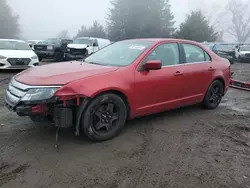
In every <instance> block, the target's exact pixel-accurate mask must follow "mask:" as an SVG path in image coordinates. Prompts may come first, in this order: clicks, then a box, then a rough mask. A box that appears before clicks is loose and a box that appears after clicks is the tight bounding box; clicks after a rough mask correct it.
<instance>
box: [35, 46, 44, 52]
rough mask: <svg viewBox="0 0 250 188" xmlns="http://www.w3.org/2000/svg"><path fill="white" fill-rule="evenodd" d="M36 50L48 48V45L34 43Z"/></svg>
mask: <svg viewBox="0 0 250 188" xmlns="http://www.w3.org/2000/svg"><path fill="white" fill-rule="evenodd" d="M34 50H37V51H39V50H41V51H42V50H47V46H46V45H34Z"/></svg>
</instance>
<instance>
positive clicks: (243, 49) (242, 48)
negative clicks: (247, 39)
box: [240, 46, 250, 51]
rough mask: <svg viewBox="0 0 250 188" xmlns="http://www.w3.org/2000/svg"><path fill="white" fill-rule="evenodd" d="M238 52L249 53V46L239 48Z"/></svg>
mask: <svg viewBox="0 0 250 188" xmlns="http://www.w3.org/2000/svg"><path fill="white" fill-rule="evenodd" d="M240 51H250V46H241V47H240Z"/></svg>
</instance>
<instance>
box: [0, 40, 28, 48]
mask: <svg viewBox="0 0 250 188" xmlns="http://www.w3.org/2000/svg"><path fill="white" fill-rule="evenodd" d="M0 49H1V50H31V48H30V46H29V45H28V44H27V43H25V42H22V41H7V40H5V41H0Z"/></svg>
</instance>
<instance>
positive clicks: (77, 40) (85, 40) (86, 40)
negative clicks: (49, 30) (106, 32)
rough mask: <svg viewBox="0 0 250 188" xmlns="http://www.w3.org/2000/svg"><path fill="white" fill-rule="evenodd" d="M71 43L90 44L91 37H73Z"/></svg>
mask: <svg viewBox="0 0 250 188" xmlns="http://www.w3.org/2000/svg"><path fill="white" fill-rule="evenodd" d="M73 44H86V45H92V40H91V39H75V40H74V41H73Z"/></svg>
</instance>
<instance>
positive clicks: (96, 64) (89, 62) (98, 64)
mask: <svg viewBox="0 0 250 188" xmlns="http://www.w3.org/2000/svg"><path fill="white" fill-rule="evenodd" d="M86 63H89V64H94V65H103V66H105V65H104V64H101V63H96V62H93V61H91V62H86Z"/></svg>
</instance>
